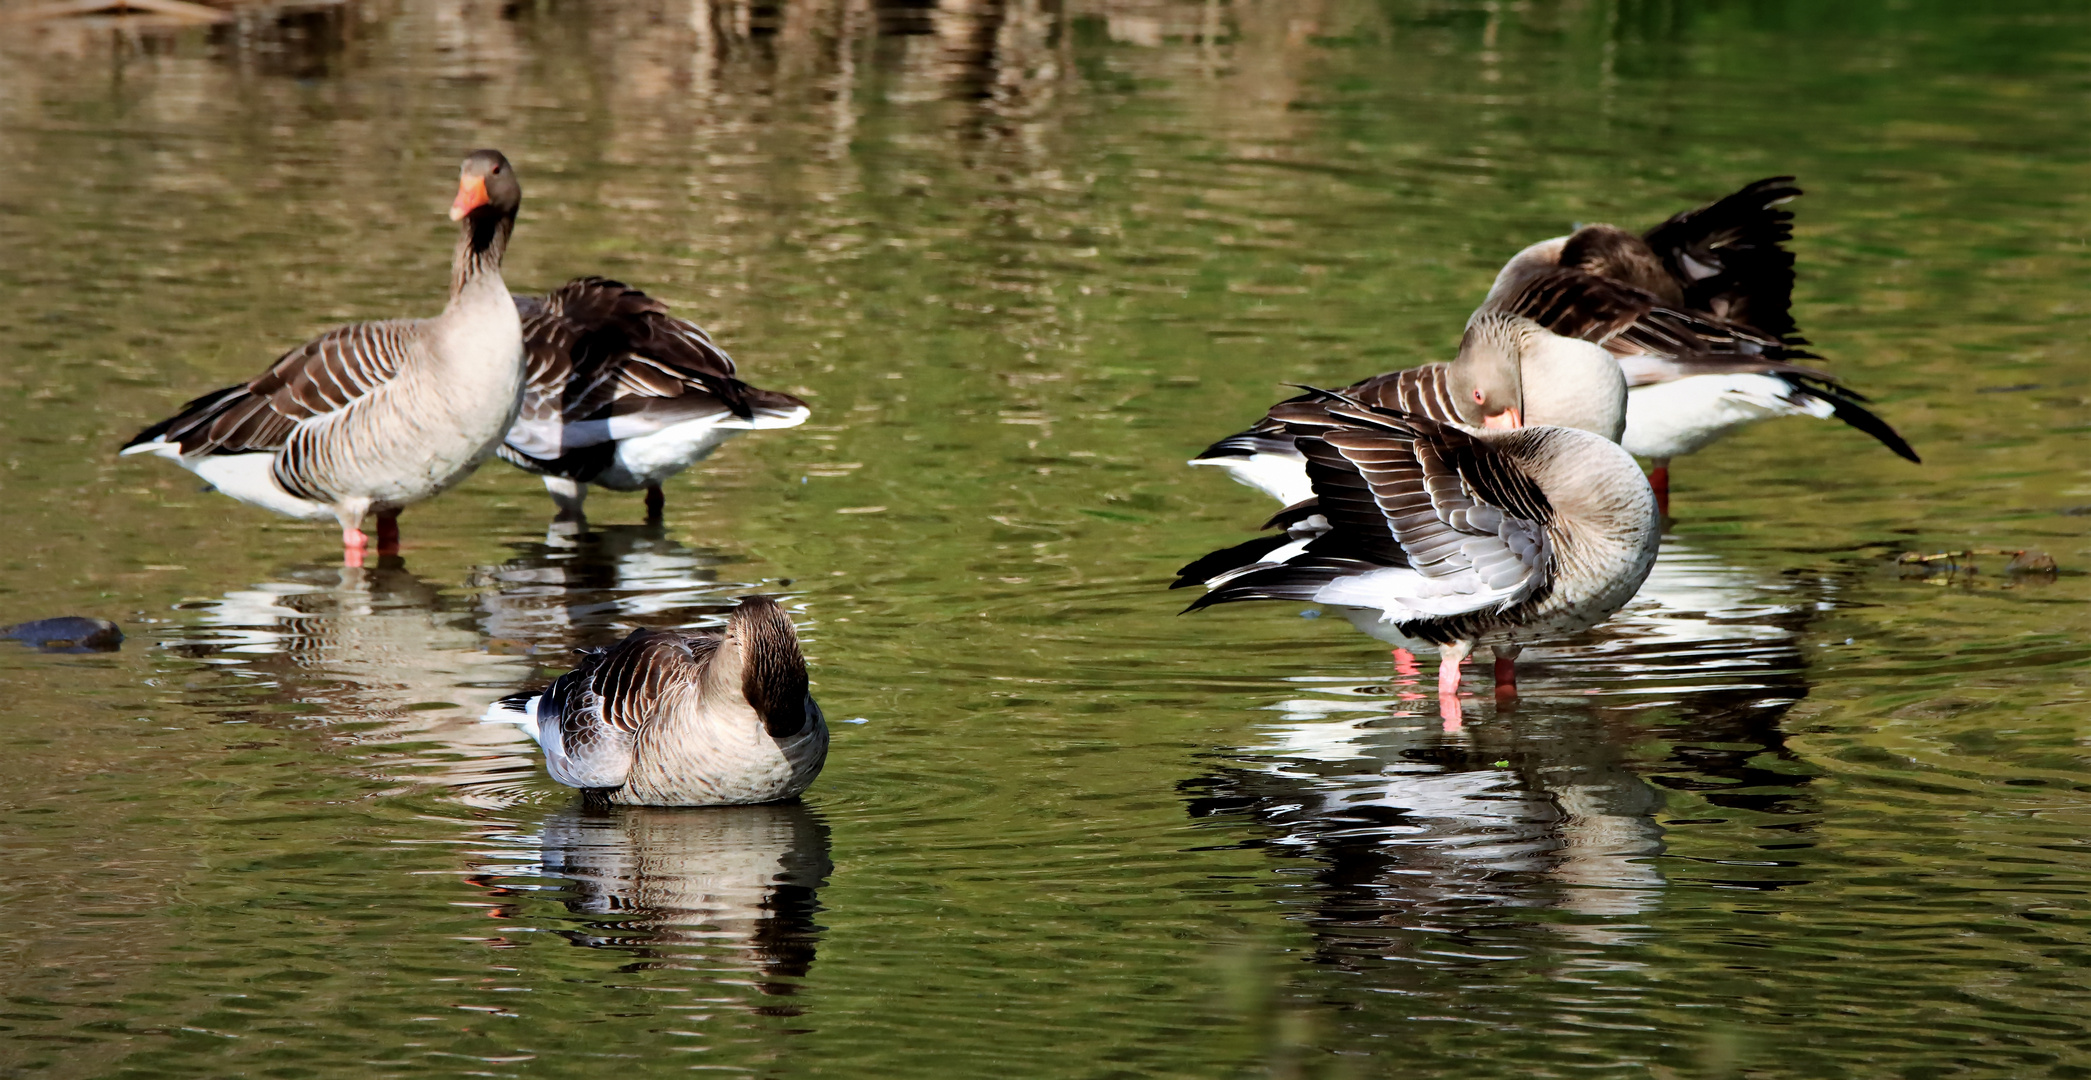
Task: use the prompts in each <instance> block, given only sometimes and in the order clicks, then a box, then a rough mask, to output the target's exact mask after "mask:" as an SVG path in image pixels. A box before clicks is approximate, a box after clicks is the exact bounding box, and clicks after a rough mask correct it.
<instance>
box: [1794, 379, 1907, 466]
mask: <svg viewBox="0 0 2091 1080" xmlns="http://www.w3.org/2000/svg"><path fill="white" fill-rule="evenodd" d="M1788 383H1789V384H1790V385H1792V386H1793V387H1794V388H1795V389H1796V390H1799V391H1801V392H1802V393H1805V394H1807V395H1808V396H1810V397H1814V398H1819V399H1821V400H1823V401H1826V402H1828V403H1829V406H1830V413H1831V415H1833V416H1835V417H1836V418H1837V419H1839V420H1842V421H1844V422H1845V423H1846V424H1849V425H1851V426H1852V427H1855V428H1857V429H1859V430H1860V431H1863V432H1865V433H1866V434H1868V435H1871V436H1873V438H1874V439H1875V440H1876V441H1878V442H1879V443H1880V444H1881V445H1882V446H1885V447H1887V448H1888V449H1889V450H1891V451H1893V452H1894V453H1895V456H1897V457H1899V458H1902V459H1903V460H1904V461H1907V462H1909V463H1911V464H1912V465H1922V464H1924V459H1923V458H1921V457H1918V456H1917V451H1916V450H1915V449H1913V448H1912V447H1911V446H1910V444H1909V442H1908V441H1907V440H1905V439H1904V438H1903V437H1902V435H1901V434H1900V433H1898V432H1897V431H1896V430H1895V428H1894V427H1893V426H1892V425H1890V424H1889V423H1888V422H1887V421H1886V420H1883V419H1881V418H1880V417H1879V416H1878V415H1877V414H1875V413H1874V412H1873V410H1871V409H1868V408H1866V407H1865V406H1864V405H1862V404H1860V402H1863V401H1867V400H1869V399H1868V398H1867V397H1866V396H1865V395H1863V394H1860V393H1859V392H1858V391H1856V390H1853V389H1851V388H1850V387H1848V386H1845V385H1844V384H1842V383H1837V382H1829V381H1827V380H1822V381H1816V380H1806V381H1802V380H1794V379H1789V380H1788Z"/></svg>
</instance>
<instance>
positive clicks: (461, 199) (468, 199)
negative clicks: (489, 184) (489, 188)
mask: <svg viewBox="0 0 2091 1080" xmlns="http://www.w3.org/2000/svg"><path fill="white" fill-rule="evenodd" d="M486 204H487V197H486V177H484V176H466V177H462V178H460V179H459V180H458V182H457V198H456V199H454V200H452V201H451V203H450V220H452V221H456V220H457V219H459V218H461V217H464V216H465V215H466V214H469V213H471V212H472V211H474V210H477V209H479V208H480V207H482V206H485V205H486Z"/></svg>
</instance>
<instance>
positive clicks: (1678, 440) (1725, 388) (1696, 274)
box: [1489, 176, 1919, 514]
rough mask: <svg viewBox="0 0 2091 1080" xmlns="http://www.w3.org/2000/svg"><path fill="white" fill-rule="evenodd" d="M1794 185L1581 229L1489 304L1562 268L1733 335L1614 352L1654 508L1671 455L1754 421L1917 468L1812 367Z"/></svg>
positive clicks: (1530, 255) (1526, 255)
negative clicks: (1659, 217) (1800, 290)
mask: <svg viewBox="0 0 2091 1080" xmlns="http://www.w3.org/2000/svg"><path fill="white" fill-rule="evenodd" d="M1800 193H1801V189H1800V188H1798V187H1795V186H1794V185H1793V177H1790V176H1774V177H1770V178H1768V179H1764V180H1759V181H1757V182H1756V183H1754V184H1750V185H1748V186H1746V187H1744V188H1743V189H1742V190H1740V191H1737V192H1735V193H1734V194H1732V195H1728V196H1726V197H1724V198H1721V199H1717V200H1715V201H1714V202H1711V203H1708V204H1706V205H1705V206H1701V207H1699V208H1697V209H1694V210H1686V211H1684V212H1683V213H1680V214H1678V215H1676V216H1674V217H1672V218H1671V219H1670V220H1668V221H1665V222H1663V223H1662V224H1661V225H1658V226H1656V227H1655V228H1653V229H1650V230H1648V232H1646V233H1644V234H1642V235H1640V236H1635V235H1634V234H1632V233H1630V232H1627V231H1626V230H1624V229H1620V228H1617V227H1614V226H1611V225H1584V226H1582V227H1580V228H1578V229H1576V231H1575V232H1573V233H1571V234H1570V235H1568V236H1557V237H1555V238H1553V239H1551V240H1542V241H1540V242H1539V243H1537V244H1533V245H1532V246H1530V247H1528V248H1526V249H1524V250H1523V251H1520V252H1518V253H1517V255H1515V256H1513V257H1512V258H1511V260H1510V262H1509V263H1507V264H1506V265H1505V266H1504V267H1503V269H1502V271H1501V272H1500V273H1498V274H1497V275H1496V280H1495V284H1494V286H1493V287H1492V288H1491V289H1490V290H1489V301H1490V302H1494V301H1496V300H1497V299H1498V298H1499V297H1511V296H1515V295H1519V294H1521V293H1522V292H1523V291H1524V290H1525V289H1526V288H1528V287H1529V282H1531V281H1532V280H1534V279H1538V278H1544V277H1547V276H1550V275H1552V274H1556V273H1559V272H1560V271H1561V270H1562V269H1564V268H1571V269H1575V270H1580V271H1582V272H1584V273H1588V274H1593V275H1596V276H1599V277H1602V278H1605V279H1606V280H1608V281H1611V282H1614V283H1615V284H1617V285H1619V286H1621V287H1624V288H1628V289H1633V290H1636V291H1638V292H1640V293H1642V294H1644V295H1645V296H1646V297H1647V298H1648V299H1649V301H1650V302H1651V303H1654V304H1658V305H1661V306H1662V307H1664V308H1667V309H1671V310H1675V311H1682V312H1686V313H1688V314H1690V315H1692V316H1694V317H1696V318H1699V319H1703V320H1705V321H1707V322H1710V323H1712V324H1714V325H1716V326H1719V327H1722V328H1725V329H1726V330H1727V331H1728V332H1729V334H1731V335H1732V336H1733V338H1734V341H1733V342H1732V343H1731V347H1729V348H1724V349H1716V350H1712V351H1704V350H1695V349H1686V350H1681V351H1680V350H1668V351H1665V350H1653V351H1645V350H1644V351H1639V352H1634V351H1627V350H1621V349H1616V348H1615V349H1613V351H1614V352H1615V353H1617V354H1618V355H1619V363H1620V365H1621V366H1622V367H1623V368H1624V369H1625V371H1626V380H1627V385H1628V386H1629V387H1630V388H1631V390H1630V392H1629V394H1628V395H1627V407H1626V432H1625V434H1624V435H1623V436H1622V438H1621V440H1620V442H1621V445H1623V446H1625V447H1626V449H1627V452H1629V453H1631V454H1633V455H1635V456H1637V457H1644V458H1647V459H1649V462H1650V465H1651V467H1652V471H1651V473H1650V474H1649V481H1650V483H1651V484H1653V485H1654V488H1655V493H1656V500H1657V502H1658V504H1659V505H1660V506H1661V507H1662V509H1663V511H1664V513H1666V514H1667V513H1668V512H1669V501H1670V459H1671V458H1673V457H1679V456H1682V455H1684V454H1689V453H1692V452H1693V451H1696V450H1699V449H1701V448H1703V447H1705V446H1706V445H1707V444H1708V443H1711V442H1713V441H1715V440H1717V439H1719V438H1721V437H1723V436H1725V435H1728V434H1730V433H1732V432H1734V431H1737V430H1739V429H1741V428H1743V427H1746V426H1748V425H1750V424H1754V423H1758V422H1759V421H1763V420H1769V419H1772V418H1775V417H1780V416H1813V417H1817V418H1820V419H1831V418H1835V419H1838V420H1842V421H1844V422H1845V423H1847V424H1849V425H1851V426H1852V427H1855V428H1857V429H1859V430H1860V431H1863V432H1865V433H1866V434H1868V435H1871V436H1873V437H1874V438H1875V439H1877V440H1879V441H1880V443H1881V445H1883V446H1886V447H1887V448H1888V449H1889V450H1892V451H1894V452H1895V453H1896V454H1899V455H1901V456H1902V457H1904V458H1906V459H1908V460H1910V461H1913V462H1914V461H1918V460H1919V459H1918V457H1917V454H1916V451H1914V450H1912V449H1910V446H1909V444H1908V443H1907V442H1904V441H1903V439H1902V436H1900V435H1898V434H1896V432H1895V429H1894V428H1892V427H1890V426H1888V423H1887V422H1886V421H1884V420H1882V419H1881V418H1880V417H1879V416H1876V415H1874V413H1873V412H1872V411H1871V410H1869V409H1867V408H1866V407H1865V405H1864V404H1863V403H1864V402H1865V401H1866V400H1867V398H1866V397H1865V395H1863V394H1860V393H1859V392H1858V391H1856V390H1853V389H1851V388H1850V387H1847V386H1845V385H1843V384H1842V383H1840V382H1838V381H1837V380H1836V378H1835V377H1834V376H1832V375H1830V374H1829V373H1827V372H1824V371H1820V370H1817V369H1815V368H1811V367H1805V366H1802V365H1800V364H1797V363H1794V361H1795V360H1796V359H1813V358H1814V354H1812V353H1809V352H1806V351H1803V350H1801V349H1800V348H1799V346H1801V345H1805V344H1807V341H1806V339H1804V338H1801V337H1800V336H1798V333H1797V329H1796V327H1795V325H1794V322H1793V317H1792V314H1791V311H1790V309H1791V307H1792V302H1793V255H1792V253H1791V252H1789V251H1787V250H1786V248H1785V247H1784V245H1785V243H1786V241H1788V240H1791V239H1792V238H1793V224H1792V222H1793V213H1792V212H1791V211H1788V210H1785V209H1782V208H1781V206H1782V204H1784V203H1786V202H1787V201H1789V200H1791V199H1793V198H1794V197H1796V196H1798V195H1799V194H1800Z"/></svg>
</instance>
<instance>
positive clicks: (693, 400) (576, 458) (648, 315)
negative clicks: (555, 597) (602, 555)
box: [498, 277, 808, 521]
mask: <svg viewBox="0 0 2091 1080" xmlns="http://www.w3.org/2000/svg"><path fill="white" fill-rule="evenodd" d="M515 303H516V307H517V308H518V309H519V310H520V311H521V313H522V320H523V341H524V351H525V353H526V354H527V356H528V361H529V385H528V388H527V389H526V390H525V391H524V394H523V407H522V411H521V412H520V413H519V414H518V416H517V418H516V422H515V426H514V427H513V428H511V429H510V430H509V433H508V439H507V441H506V442H505V443H503V445H502V446H501V449H500V450H499V451H498V452H499V453H500V455H501V458H502V460H504V461H507V462H509V463H511V464H513V465H515V466H517V467H518V468H521V469H525V470H527V471H529V472H533V473H537V474H539V475H541V476H543V477H544V482H545V489H546V490H547V491H548V492H550V493H551V496H552V501H553V502H554V503H557V504H558V506H559V520H561V521H581V520H585V518H584V517H583V511H582V502H583V500H584V499H586V498H587V495H588V485H590V484H595V485H597V486H599V487H606V488H609V489H611V490H612V491H638V490H641V489H644V490H645V491H646V515H647V519H648V520H649V521H654V520H659V518H660V516H661V508H662V506H663V505H664V504H665V502H666V499H665V497H664V496H663V495H662V493H661V482H662V481H663V480H666V479H668V478H669V477H671V476H674V475H675V474H676V473H679V472H681V471H682V470H684V469H686V468H689V467H690V466H691V465H693V464H695V463H696V462H699V461H702V460H704V459H705V458H706V457H709V456H710V455H711V453H712V451H714V450H717V449H718V448H719V447H720V445H722V444H723V443H725V442H726V440H728V439H730V438H732V437H734V436H735V435H738V434H740V433H741V432H744V431H750V430H754V429H758V428H786V427H795V426H797V425H799V424H802V423H805V422H806V417H807V415H808V410H807V408H806V403H805V402H803V401H801V400H799V399H798V398H795V397H793V396H791V395H790V394H784V393H779V392H777V391H775V390H763V389H759V388H757V387H753V386H750V385H748V384H747V383H744V382H742V381H740V380H739V379H737V378H735V377H734V366H733V358H732V357H730V356H727V355H726V352H725V350H723V349H721V348H719V347H718V346H717V345H715V344H713V343H712V339H711V336H710V335H708V334H706V333H705V332H704V329H703V328H702V327H699V326H698V325H697V324H695V323H692V322H688V321H685V320H683V319H678V318H675V317H674V316H672V315H669V314H668V306H667V305H666V304H663V303H662V302H660V301H659V300H656V299H654V298H653V297H650V296H648V295H646V294H645V293H643V292H640V291H639V290H637V289H634V288H630V287H629V286H626V285H625V284H624V283H622V282H617V281H611V280H609V279H607V278H598V277H585V278H576V279H575V280H573V281H570V282H567V283H566V284H565V285H562V286H560V287H559V288H557V289H554V290H552V292H551V294H550V295H548V296H545V297H542V298H540V297H524V296H519V297H516V301H515Z"/></svg>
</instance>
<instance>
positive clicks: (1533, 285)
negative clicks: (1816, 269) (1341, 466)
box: [1191, 267, 1762, 506]
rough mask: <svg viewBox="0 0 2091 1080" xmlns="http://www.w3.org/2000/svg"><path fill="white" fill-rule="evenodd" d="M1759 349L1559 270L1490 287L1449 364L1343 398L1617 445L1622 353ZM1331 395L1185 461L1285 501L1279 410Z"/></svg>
mask: <svg viewBox="0 0 2091 1080" xmlns="http://www.w3.org/2000/svg"><path fill="white" fill-rule="evenodd" d="M1761 347H1762V342H1760V341H1759V340H1758V339H1757V338H1755V337H1752V336H1746V335H1738V334H1736V333H1735V332H1734V331H1733V330H1732V329H1731V328H1729V327H1727V326H1724V325H1721V324H1718V323H1715V322H1712V321H1709V320H1707V319H1703V318H1700V317H1697V316H1694V315H1690V314H1686V313H1684V312H1680V311H1676V310H1673V309H1670V308H1665V307H1662V306H1661V305H1660V304H1658V303H1657V301H1656V300H1655V298H1654V297H1652V296H1650V295H1649V294H1647V293H1646V292H1643V291H1642V290H1640V289H1637V288H1634V287H1633V286H1631V285H1627V284H1623V283H1621V282H1617V281H1614V280H1612V279H1610V278H1607V277H1605V276H1603V275H1601V274H1597V273H1592V272H1589V271H1586V270H1583V269H1581V268H1578V267H1555V268H1553V269H1551V270H1547V271H1543V272H1536V273H1530V274H1526V275H1523V276H1522V277H1520V278H1519V279H1518V280H1517V281H1515V282H1514V283H1512V284H1511V285H1510V286H1509V287H1503V288H1498V289H1497V290H1496V291H1494V292H1492V293H1491V294H1490V295H1489V298H1488V300H1487V301H1486V302H1484V303H1483V304H1482V305H1481V307H1480V308H1478V309H1477V310H1475V312H1474V314H1473V315H1472V316H1470V317H1469V318H1468V319H1467V329H1466V333H1465V335H1464V336H1463V337H1462V338H1461V339H1460V344H1459V354H1458V355H1457V356H1455V357H1454V358H1453V359H1452V361H1451V362H1450V363H1436V364H1424V365H1422V366H1421V367H1414V368H1409V369H1407V370H1405V371H1397V372H1393V373H1392V374H1388V375H1377V376H1374V377H1373V378H1370V379H1366V380H1365V381H1363V382H1360V383H1357V384H1354V385H1352V386H1350V387H1347V388H1345V389H1344V390H1342V391H1341V392H1340V394H1341V397H1342V398H1343V399H1347V400H1349V401H1353V402H1361V403H1363V404H1367V405H1372V406H1375V407H1378V408H1386V409H1394V410H1396V411H1399V412H1402V413H1405V414H1408V415H1411V416H1421V417H1424V418H1427V419H1430V420H1435V421H1437V422H1439V423H1450V424H1462V425H1465V426H1467V427H1470V428H1493V429H1502V430H1507V429H1511V428H1517V427H1523V426H1527V425H1530V426H1551V427H1570V428H1577V429H1579V430H1582V431H1588V432H1590V433H1592V434H1594V435H1599V436H1602V437H1604V438H1606V439H1609V440H1612V441H1614V442H1617V441H1618V440H1619V437H1620V434H1621V432H1622V431H1623V430H1624V429H1625V427H1626V423H1627V383H1626V377H1625V375H1624V373H1623V372H1622V369H1621V364H1620V360H1619V359H1618V357H1619V356H1621V355H1625V356H1631V357H1635V358H1645V357H1659V358H1676V357H1680V356H1725V355H1729V354H1733V353H1737V352H1741V351H1745V350H1747V351H1749V352H1751V354H1752V355H1754V354H1755V352H1756V351H1757V350H1758V349H1760V348H1761ZM1330 400H1331V399H1329V398H1327V397H1326V395H1323V394H1320V393H1310V394H1305V395H1302V396H1300V397H1295V398H1292V399H1290V400H1287V401H1284V402H1281V403H1280V404H1278V405H1277V406H1275V407H1274V408H1273V410H1272V411H1271V413H1269V414H1266V415H1265V417H1264V419H1263V420H1262V421H1260V422H1259V423H1257V425H1256V426H1255V427H1252V428H1250V429H1248V430H1247V431H1243V432H1241V433H1239V434H1236V435H1230V436H1228V437H1227V438H1225V439H1222V440H1220V441H1219V442H1217V443H1214V444H1213V445H1212V446H1210V447H1208V448H1207V449H1206V450H1205V452H1204V453H1202V454H1200V455H1199V456H1198V457H1197V458H1195V459H1193V460H1192V461H1191V464H1193V465H1213V466H1218V467H1220V468H1223V469H1226V470H1227V471H1228V472H1229V474H1231V475H1232V476H1233V477H1234V479H1236V480H1238V481H1240V482H1241V483H1244V484H1247V485H1248V486H1250V487H1253V488H1256V489H1258V490H1260V491H1263V492H1265V493H1267V494H1270V495H1272V496H1273V497H1275V498H1277V499H1278V501H1280V502H1282V503H1285V504H1286V505H1288V506H1290V505H1292V504H1293V503H1296V502H1299V501H1300V500H1302V499H1305V498H1308V497H1309V496H1310V495H1311V494H1312V491H1311V488H1310V486H1309V484H1308V481H1307V473H1306V457H1305V456H1304V455H1302V454H1301V453H1300V451H1299V450H1298V449H1297V448H1295V447H1294V446H1293V445H1292V438H1293V436H1292V434H1291V431H1290V426H1289V425H1287V424H1286V423H1284V422H1283V421H1281V420H1280V419H1278V413H1279V411H1281V410H1289V411H1292V412H1294V413H1296V412H1297V410H1299V409H1302V408H1307V409H1313V408H1321V407H1323V406H1324V405H1326V404H1327V403H1328V402H1329V401H1330Z"/></svg>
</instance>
